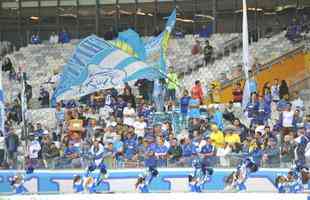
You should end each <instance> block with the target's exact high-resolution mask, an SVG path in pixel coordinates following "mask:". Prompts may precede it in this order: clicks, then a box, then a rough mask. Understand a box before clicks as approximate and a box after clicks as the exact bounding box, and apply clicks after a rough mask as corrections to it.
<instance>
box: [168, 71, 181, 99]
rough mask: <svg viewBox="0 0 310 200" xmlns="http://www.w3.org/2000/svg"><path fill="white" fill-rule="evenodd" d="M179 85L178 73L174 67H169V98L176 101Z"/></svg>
mask: <svg viewBox="0 0 310 200" xmlns="http://www.w3.org/2000/svg"><path fill="white" fill-rule="evenodd" d="M178 85H179V79H178V75H177V74H176V73H175V72H174V70H173V68H172V67H169V72H168V74H167V89H168V90H167V92H168V95H167V98H168V99H167V100H169V101H170V100H171V101H175V99H176V95H175V94H176V90H177V87H178Z"/></svg>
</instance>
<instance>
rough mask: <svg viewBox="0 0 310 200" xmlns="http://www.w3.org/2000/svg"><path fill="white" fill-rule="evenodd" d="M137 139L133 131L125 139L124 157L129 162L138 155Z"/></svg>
mask: <svg viewBox="0 0 310 200" xmlns="http://www.w3.org/2000/svg"><path fill="white" fill-rule="evenodd" d="M137 144H138V143H137V138H136V137H135V135H134V133H133V132H132V131H129V132H127V134H126V136H125V139H124V156H125V159H127V160H132V159H133V158H134V156H136V154H137Z"/></svg>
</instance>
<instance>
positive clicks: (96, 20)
mask: <svg viewBox="0 0 310 200" xmlns="http://www.w3.org/2000/svg"><path fill="white" fill-rule="evenodd" d="M95 22H96V24H95V29H96V30H95V33H96V35H97V36H99V34H100V33H99V32H100V30H99V29H100V1H99V0H96V19H95Z"/></svg>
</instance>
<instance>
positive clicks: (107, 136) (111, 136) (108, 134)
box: [103, 125, 117, 144]
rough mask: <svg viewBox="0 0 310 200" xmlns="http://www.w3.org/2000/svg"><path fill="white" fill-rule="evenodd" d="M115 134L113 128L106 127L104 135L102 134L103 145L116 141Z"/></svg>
mask: <svg viewBox="0 0 310 200" xmlns="http://www.w3.org/2000/svg"><path fill="white" fill-rule="evenodd" d="M116 135H117V134H116V132H115V127H113V126H111V125H110V126H108V127H107V128H106V129H105V133H104V136H103V142H104V143H105V144H108V143H111V142H112V143H113V142H114V141H115V140H116Z"/></svg>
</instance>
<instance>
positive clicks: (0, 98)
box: [0, 63, 5, 135]
mask: <svg viewBox="0 0 310 200" xmlns="http://www.w3.org/2000/svg"><path fill="white" fill-rule="evenodd" d="M0 66H2V64H1V63H0ZM4 122H5V106H4V92H3V86H2V70H1V71H0V131H1V132H2V134H3V135H4V134H5V128H4V124H5V123H4Z"/></svg>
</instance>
